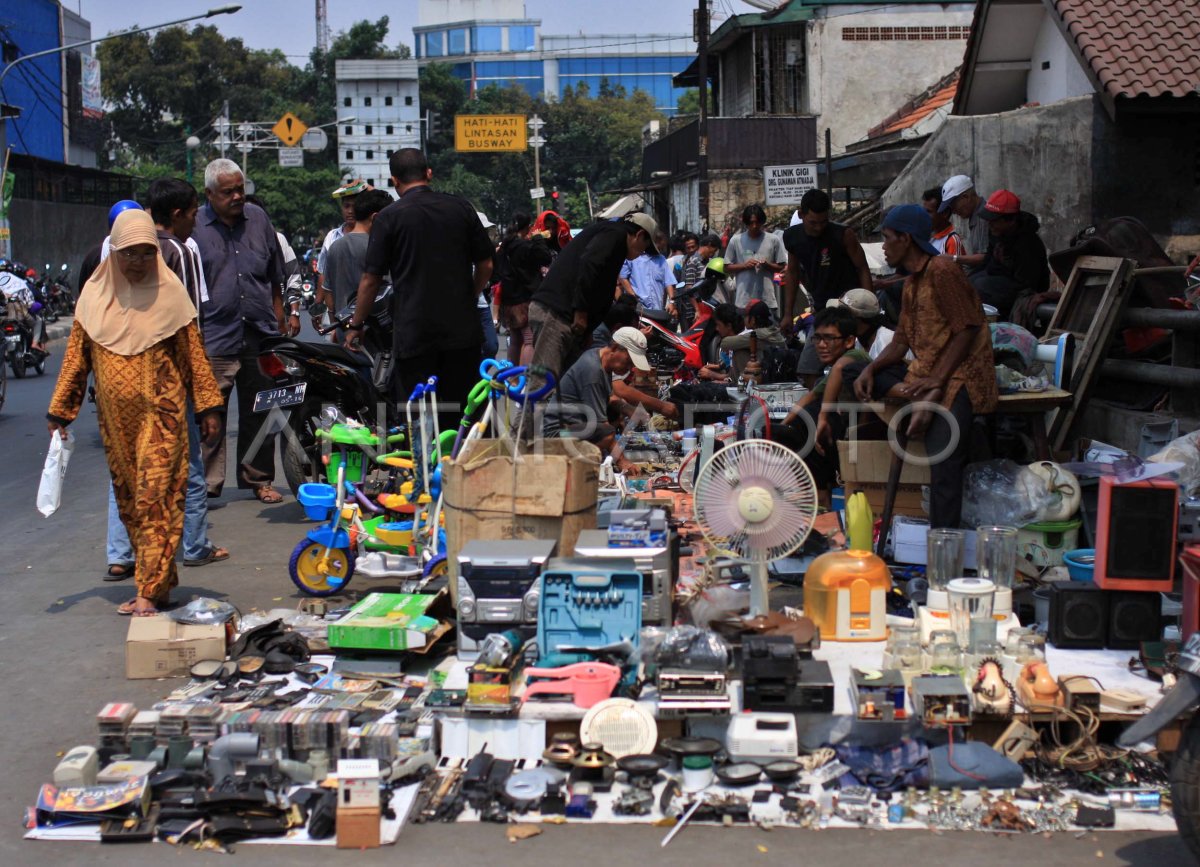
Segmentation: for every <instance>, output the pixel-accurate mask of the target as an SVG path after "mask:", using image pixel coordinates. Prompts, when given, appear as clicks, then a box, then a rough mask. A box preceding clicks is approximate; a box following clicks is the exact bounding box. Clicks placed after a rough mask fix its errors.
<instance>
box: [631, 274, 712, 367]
mask: <svg viewBox="0 0 1200 867" xmlns="http://www.w3.org/2000/svg"><path fill="white" fill-rule="evenodd" d="M724 279H725V261H724V260H723V259H719V258H714V259H710V260H709V262H708V267H707V268H706V269H705V272H704V277H703V278H702V279H701V280H699V281H697V282H696V284H695V285H693V286H692V287H690V288H688V289H681V290H679V291H677V292H676V293H675V303H676V304H678V303H679V302H680V301H682V300H683V299H688V298H690V299H691V301H692V303H693V305H694V306H695V308H696V317H695V319H694V320H693V321H692V325H691V327H690V328H689V329H688V330H687V331H686V332H684V333H683V334H676V333H675V331H674V327H673V326H674V320H673V319H672V318H671V315H670V314H669V313H667V312H666V311H665V310H642V311H641V312H640V313H639V314H638V319H639V321H640V323H641V325H642V326H643V327H646V326H648V327H649V328H650V329H651V332H650V333H651V341H652V345H651V348H650V353H649V354H650V356H651V359H652V360H653V361H655V362H656V364H655V366H656V367H671V368H675V367H678V366H679V365H680V364H683V365H684V366H685V367H687V368H689V369H690V370H693V371H695V370H699V369H700V368H701V367H703V366H704V364H705V362H706V361H711V360H714V359H716V358H718V357H719V356H720V354H721V338H720V336H718V335H714V334H709V335H708V336H707V338H706V332H707V329H706V327H705V326H706V325H707V324H708V321H709V320H710V319H712V315H713V310H714V309H715V308H716V305H715V304H713V302H712V297H713V295H714V294H715V293H716V291H717V289H719V288H720V287H721V284H722V283H723V281H724ZM705 343H707V344H708V345H707V346H706V345H705ZM664 349H666V350H671V351H673V352H671V353H670V354H669V355H668V356H667V358H665V359H663V358H661V357H659V356H661V353H662V351H663V350H664ZM672 359H674V360H672ZM664 360H665V361H666V362H667V363H664V364H658V363H657V362H659V361H664Z"/></svg>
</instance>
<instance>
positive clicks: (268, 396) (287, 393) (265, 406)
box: [254, 382, 308, 412]
mask: <svg viewBox="0 0 1200 867" xmlns="http://www.w3.org/2000/svg"><path fill="white" fill-rule="evenodd" d="M307 389H308V383H307V382H297V383H296V384H295V385H285V386H283V387H282V388H269V389H267V390H266V391H260V392H259V393H258V394H256V395H254V411H255V412H266V411H267V410H270V409H279V408H280V407H285V406H295V405H296V404H298V403H303V402H304V392H305V391H306V390H307Z"/></svg>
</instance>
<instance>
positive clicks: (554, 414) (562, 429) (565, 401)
mask: <svg viewBox="0 0 1200 867" xmlns="http://www.w3.org/2000/svg"><path fill="white" fill-rule="evenodd" d="M635 367H636V368H637V369H638V370H650V369H651V367H650V361H649V360H648V359H647V358H646V335H644V334H642V332H640V331H638V329H636V328H631V327H629V326H625V327H624V328H618V329H617V330H616V331H615V332H613V336H612V341H611V342H610V343H609V344H608V345H607V346H601V347H597V348H595V349H589V350H588V351H587V352H585V353H583V355H581V356H579V360H578V361H576V362H575V363H574V364H573V365H571V368H570V369H569V370H568V371H567V373H566V375H565V376H563V378H562V379H561V380H559V383H558V393H557V397H556V398H555V399H554V401H553V402H552V403H551V404H550V406H549V408H548V409H547V410H546V417H545V419H544V422H543V426H542V430H543V432H544V433H545V435H546V436H548V437H552V436H569V437H573V438H576V439H583V440H587V441H588V442H590V443H594V444H595V445H597V446H598V447H599V448H600V451H601V452H602V453H604V454H606V455H607V454H611V455H612V456H613V461H614V463H616V465H617V470H618V471H624V470H626V469H629V468H630V466H631V464H630V463H629V462H628V461H626V460H625V458H624V456H623V455H622V453H621V446H620V444H619V443H618V442H617V431H616V428H615V427H614V426H613V425H612V424H610V423H609V421H608V419H609V404H610V402H611V401H612V391H613V379H614V378H616V379H624V378H625V377H626V376H628V375H629V372H630V371H631V370H633V368H635ZM616 403H617V406H616V407H615V408H616V410H617V412H618V413H619V414H620V415H621V416H622V417H627V416H629V415H632V414H633V412H634V409H635V408H634V407H632V406H630V405H629V404H626V403H625V402H624V401H617V402H616Z"/></svg>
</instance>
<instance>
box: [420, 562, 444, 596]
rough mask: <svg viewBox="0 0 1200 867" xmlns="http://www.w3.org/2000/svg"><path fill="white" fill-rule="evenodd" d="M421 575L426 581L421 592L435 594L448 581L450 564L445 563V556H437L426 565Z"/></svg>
mask: <svg viewBox="0 0 1200 867" xmlns="http://www.w3.org/2000/svg"><path fill="white" fill-rule="evenodd" d="M421 574H422V576H423V577H424V578H425V581H426V584H425V589H424V590H423V591H422V592H425V593H436V592H437V591H438V590H441V589H442V588H443V587H445V586H446V584H447V582H448V581H449V579H450V563H449V562H447V560H446V555H445V554H439V555H437V556H436V557H434V558H433V559H432V560H430V561H429V562H428V563H426V564H425V569H424V570H423V571H422V573H421Z"/></svg>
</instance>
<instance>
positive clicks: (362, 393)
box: [254, 286, 396, 495]
mask: <svg viewBox="0 0 1200 867" xmlns="http://www.w3.org/2000/svg"><path fill="white" fill-rule="evenodd" d="M391 291H392V288H391V286H385V287H384V288H383V289H381V290H380V292H379V294H378V295H377V296H376V297H375V305H374V307H373V308H372V309H371V315H370V316H369V317H368V318H367V323H366V324H367V327H366V330H365V332H364V334H363V351H362V352H361V353H359V352H350V351H348V350H346V349H345V348H344V347H342V346H339V345H337V344H335V343H329V342H326V341H320V342H315V343H310V342H308V341H304V340H300V339H298V338H295V337H271V338H268V339H266V340H264V341H263V343H262V347H261V349H260V350H259V354H258V367H259V370H261V371H262V372H263V374H264V375H265V376H267V377H268V378H270V379H271V380H273V381H274V383H275V384H274V386H273V387H272V388H269V389H266V390H264V391H260V392H258V394H256V395H255V398H254V412H256V413H263V412H271V411H274V410H281V411H286V412H287V413H288V419H287V424H288V427H289V428H290V434H289V435H288V436H287V437H286V442H285V446H284V449H283V474H284V478H285V479H287V483H288V487H289V488H290V489H291V492H292V494H293V495H296V494H297V493H298V492H299V489H300V486H301V485H303V484H305V483H308V482H318V481H321V480H322V479H323V478H324V476H325V469H324V466H323V463H322V447H321V441H320V438H319V437H318V436H317V431H318V430H320V429H322V428H326V427H328V426H329V425H330V424H332V423H334V422H337V421H345V420H351V421H355V422H359V423H361V424H363V425H366V426H367V427H368V428H370V429H372V430H374V429H375V427H376V425H378V424H386V423H387V420H388V419H394V418H396V414H395V408H394V407H393V406H392V404H391V402H390V399H389V396H388V382H387V380H388V377H389V373H390V371H389V368H390V360H391V352H392V322H391V313H390V310H391ZM310 312H314V315H321V314H323V313H324V312H325V311H324V309H322V308H320V305H313V307H312V308H310ZM353 315H354V305H353V304H351V305H350V306H348V307H346V308H345V309H344V310H342V311H341V312H339V313H338V314H337V316H336V317H335V318H334V321H333V322H332V323H330V324H329V325H328V326H327V327H325V328H321V329H319V332H320V333H321V334H322V335H326V334H330V333H331V332H333V331H335V330H336V329H339V328H345V327H346V326H347V325H349V323H350V317H351V316H353Z"/></svg>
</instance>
